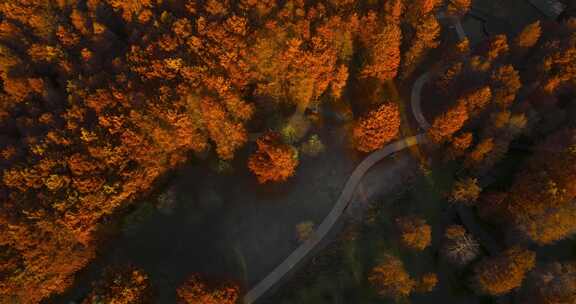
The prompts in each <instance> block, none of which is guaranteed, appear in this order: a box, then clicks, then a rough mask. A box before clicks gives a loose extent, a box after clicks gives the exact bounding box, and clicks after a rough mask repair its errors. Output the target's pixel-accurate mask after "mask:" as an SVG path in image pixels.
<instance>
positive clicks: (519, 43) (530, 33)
mask: <svg viewBox="0 0 576 304" xmlns="http://www.w3.org/2000/svg"><path fill="white" fill-rule="evenodd" d="M541 34H542V28H541V27H540V21H539V20H538V21H535V22H533V23H530V24H528V25H527V26H526V27H524V29H522V31H521V32H520V33H519V34H518V35H517V36H516V37H515V38H514V47H516V48H518V49H529V48H531V47H533V46H534V45H536V43H537V42H538V39H539V38H540V35H541Z"/></svg>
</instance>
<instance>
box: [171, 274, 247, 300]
mask: <svg viewBox="0 0 576 304" xmlns="http://www.w3.org/2000/svg"><path fill="white" fill-rule="evenodd" d="M239 292H240V291H239V288H238V287H237V286H235V285H233V284H222V285H221V286H218V287H216V288H211V287H209V286H207V285H206V283H204V282H203V281H202V280H201V279H200V277H199V276H197V275H193V276H191V277H190V278H189V279H188V280H186V281H185V282H184V283H183V284H182V285H181V286H180V287H178V289H177V290H176V293H177V295H178V300H179V303H182V304H236V303H237V301H238V297H239Z"/></svg>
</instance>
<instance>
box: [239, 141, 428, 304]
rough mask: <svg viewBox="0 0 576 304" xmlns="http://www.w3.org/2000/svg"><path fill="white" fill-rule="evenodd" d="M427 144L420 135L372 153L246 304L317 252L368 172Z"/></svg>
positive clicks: (357, 167)
mask: <svg viewBox="0 0 576 304" xmlns="http://www.w3.org/2000/svg"><path fill="white" fill-rule="evenodd" d="M423 141H425V135H424V134H420V135H416V136H412V137H408V138H405V139H401V140H398V141H396V142H394V143H391V144H389V145H387V146H386V147H384V148H382V149H380V150H377V151H375V152H373V153H372V154H370V155H368V156H367V157H366V158H365V159H364V160H362V162H361V163H360V164H359V165H358V166H356V168H355V169H354V171H353V172H352V174H351V175H350V177H349V178H348V181H346V185H345V186H344V189H343V190H342V193H341V194H340V197H338V200H337V201H336V204H334V207H333V208H332V210H331V211H330V213H328V215H327V216H326V217H325V218H324V220H323V221H322V223H321V224H320V226H318V229H316V231H314V233H313V234H312V236H311V237H310V238H309V239H308V240H307V241H306V242H304V243H302V244H301V245H300V246H299V247H298V248H297V249H296V250H295V251H293V252H292V253H291V254H290V255H289V256H288V257H287V258H286V259H285V260H284V261H283V262H282V263H281V264H280V265H278V266H276V268H274V270H272V272H270V273H269V274H268V275H267V276H266V277H265V278H264V279H263V280H262V281H260V282H258V284H257V285H256V286H254V287H253V288H252V289H250V290H249V291H248V293H246V295H245V296H244V303H245V304H251V303H254V302H255V301H256V300H258V299H259V298H260V297H261V296H263V295H264V294H265V293H266V292H267V291H268V290H270V288H272V287H273V286H274V284H276V283H277V282H278V281H279V280H280V279H281V278H283V277H284V275H286V274H287V273H288V272H289V271H290V270H292V268H294V267H295V266H296V265H297V264H298V263H300V262H301V261H303V259H304V258H305V257H306V256H307V255H308V254H309V253H310V252H311V251H312V249H314V248H315V247H316V246H317V245H318V244H319V243H320V242H321V241H322V240H323V239H324V237H325V236H326V235H327V234H328V232H330V230H331V229H332V227H333V226H334V225H335V224H336V222H337V221H338V219H340V216H341V215H342V214H343V213H344V210H345V209H346V207H348V204H349V203H350V200H351V199H352V196H353V195H354V192H355V190H356V187H357V186H358V184H359V183H360V181H361V180H362V177H363V176H364V174H366V172H367V171H368V170H369V169H370V168H371V167H372V166H374V165H375V164H376V163H377V162H379V161H380V160H382V159H383V158H385V157H387V156H388V155H390V154H393V153H396V152H398V151H402V150H404V149H406V148H408V147H411V146H414V145H417V144H420V143H422V142H423Z"/></svg>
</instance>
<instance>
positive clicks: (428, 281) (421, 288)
mask: <svg viewBox="0 0 576 304" xmlns="http://www.w3.org/2000/svg"><path fill="white" fill-rule="evenodd" d="M417 284H418V285H417V286H416V290H418V292H431V291H433V290H434V288H436V285H437V284H438V276H437V275H436V274H435V273H425V274H424V275H423V276H422V277H421V278H420V279H419V280H418V283H417Z"/></svg>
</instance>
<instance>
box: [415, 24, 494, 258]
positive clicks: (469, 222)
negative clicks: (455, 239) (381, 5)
mask: <svg viewBox="0 0 576 304" xmlns="http://www.w3.org/2000/svg"><path fill="white" fill-rule="evenodd" d="M443 18H449V19H452V20H453V21H454V28H455V29H456V33H457V34H458V39H460V41H462V40H465V39H468V37H467V36H466V32H464V28H463V27H462V23H461V22H460V20H459V19H458V18H452V17H446V16H445V15H444V14H443V13H439V14H438V19H443ZM430 78H431V75H430V72H426V73H424V74H422V75H420V77H418V79H416V81H415V82H414V85H413V86H412V92H411V98H410V99H411V107H412V114H413V115H414V118H415V119H416V121H417V122H418V125H419V126H420V128H422V129H423V130H428V129H429V128H430V123H429V122H428V120H426V117H424V114H423V113H422V108H421V107H422V103H421V100H420V99H421V96H422V88H423V86H424V84H426V82H427V81H428V80H430ZM456 211H457V212H458V217H460V220H461V221H462V223H463V224H464V226H466V228H467V229H468V231H470V232H471V233H472V234H473V235H474V237H475V238H476V239H477V240H478V242H480V244H482V247H484V248H485V249H486V250H488V252H489V253H490V255H496V254H498V253H499V252H500V250H501V249H500V246H499V245H498V243H497V242H496V240H494V239H493V238H492V237H491V236H490V234H488V233H487V232H486V231H484V229H482V227H481V226H480V224H479V223H478V222H477V221H476V219H475V217H474V214H473V213H472V210H470V208H469V207H467V206H463V205H458V206H457V207H456Z"/></svg>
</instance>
